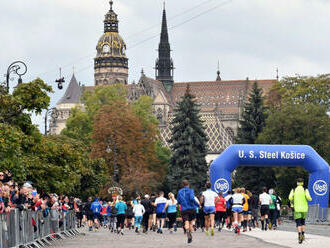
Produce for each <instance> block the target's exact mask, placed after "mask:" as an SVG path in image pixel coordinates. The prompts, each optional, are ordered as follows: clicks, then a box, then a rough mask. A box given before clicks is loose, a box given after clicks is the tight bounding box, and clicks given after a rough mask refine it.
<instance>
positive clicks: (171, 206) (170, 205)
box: [167, 199, 178, 214]
mask: <svg viewBox="0 0 330 248" xmlns="http://www.w3.org/2000/svg"><path fill="white" fill-rule="evenodd" d="M167 204H168V206H167V212H168V213H169V214H171V213H176V205H177V204H178V202H177V200H174V202H173V201H172V200H171V199H170V200H168V201H167Z"/></svg>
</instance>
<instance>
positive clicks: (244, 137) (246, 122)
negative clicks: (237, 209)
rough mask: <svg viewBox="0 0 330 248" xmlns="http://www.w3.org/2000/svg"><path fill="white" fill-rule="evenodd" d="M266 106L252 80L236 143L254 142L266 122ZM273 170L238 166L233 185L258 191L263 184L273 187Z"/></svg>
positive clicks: (260, 92) (259, 90)
mask: <svg viewBox="0 0 330 248" xmlns="http://www.w3.org/2000/svg"><path fill="white" fill-rule="evenodd" d="M266 118H267V114H266V107H265V105H264V97H263V96H262V89H261V88H258V84H257V82H254V84H253V86H252V89H251V92H250V94H249V100H248V102H246V103H245V105H244V110H243V113H242V120H240V127H239V128H238V132H237V137H236V142H237V143H238V144H255V142H256V139H257V136H258V134H259V133H260V132H262V130H263V128H264V127H265V123H266ZM274 179H275V177H274V172H273V170H272V169H269V168H262V167H239V168H237V170H236V172H235V174H234V180H233V181H234V185H235V186H238V187H245V188H247V189H249V190H251V191H254V192H259V191H260V190H261V188H262V187H263V186H268V187H273V186H274V185H275V184H274V183H275V180H274Z"/></svg>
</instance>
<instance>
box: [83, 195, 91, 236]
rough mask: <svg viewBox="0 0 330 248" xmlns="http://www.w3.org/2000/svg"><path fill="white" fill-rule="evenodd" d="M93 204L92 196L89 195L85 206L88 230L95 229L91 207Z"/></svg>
mask: <svg viewBox="0 0 330 248" xmlns="http://www.w3.org/2000/svg"><path fill="white" fill-rule="evenodd" d="M91 206H92V197H88V201H87V203H86V205H85V207H84V213H85V215H86V217H87V225H88V230H89V231H90V232H91V231H93V211H92V209H91Z"/></svg>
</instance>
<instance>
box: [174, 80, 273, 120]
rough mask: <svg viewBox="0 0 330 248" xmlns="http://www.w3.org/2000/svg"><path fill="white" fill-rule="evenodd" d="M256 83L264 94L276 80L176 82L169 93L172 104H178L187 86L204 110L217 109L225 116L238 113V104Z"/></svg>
mask: <svg viewBox="0 0 330 248" xmlns="http://www.w3.org/2000/svg"><path fill="white" fill-rule="evenodd" d="M255 81H257V82H258V86H259V87H261V88H262V89H263V91H264V93H265V94H267V92H268V91H269V89H270V88H271V87H272V85H273V84H274V83H275V82H276V80H231V81H205V82H177V83H174V86H173V89H172V91H171V97H172V99H173V102H178V101H180V100H181V97H182V96H183V95H184V93H185V91H186V88H187V86H188V85H189V87H190V92H191V93H192V94H193V95H194V96H195V97H196V101H197V103H198V104H200V105H201V109H202V111H203V110H204V109H205V110H206V109H212V108H214V109H215V108H217V109H218V110H220V111H222V112H223V113H225V114H235V113H238V111H239V104H240V103H242V101H243V100H244V98H245V97H246V96H247V95H248V93H249V90H250V89H251V87H252V84H253V83H254V82H255Z"/></svg>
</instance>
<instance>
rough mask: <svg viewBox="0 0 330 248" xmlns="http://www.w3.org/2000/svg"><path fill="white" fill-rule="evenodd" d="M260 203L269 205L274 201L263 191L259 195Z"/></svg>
mask: <svg viewBox="0 0 330 248" xmlns="http://www.w3.org/2000/svg"><path fill="white" fill-rule="evenodd" d="M259 201H260V205H269V204H270V203H271V202H272V198H271V197H270V195H268V194H267V193H265V192H264V193H262V194H260V195H259Z"/></svg>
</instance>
